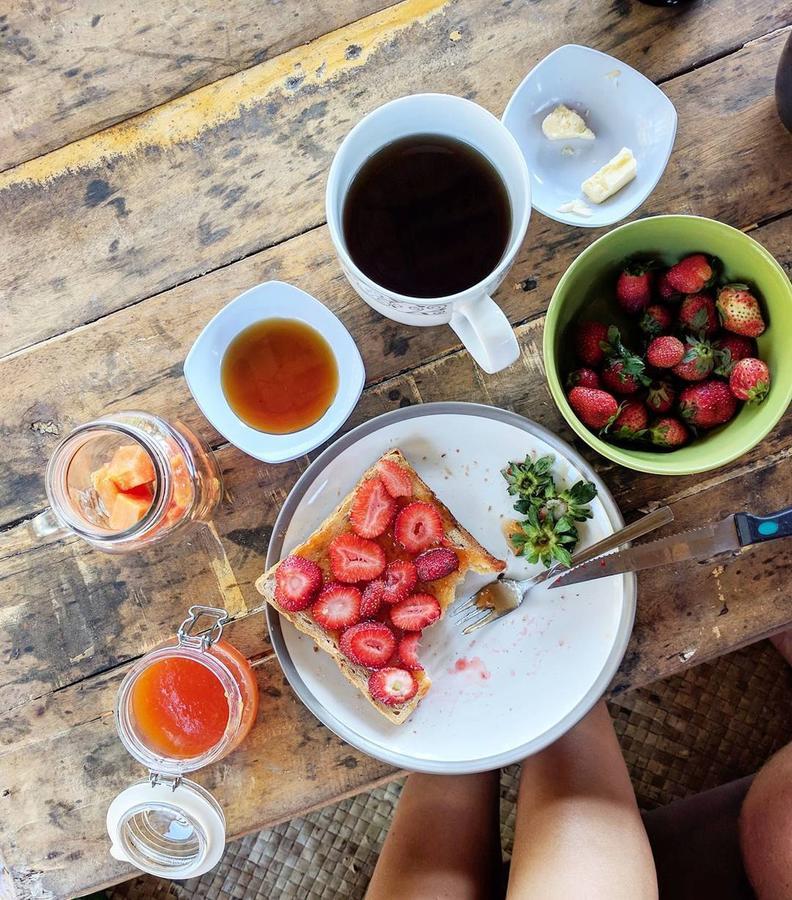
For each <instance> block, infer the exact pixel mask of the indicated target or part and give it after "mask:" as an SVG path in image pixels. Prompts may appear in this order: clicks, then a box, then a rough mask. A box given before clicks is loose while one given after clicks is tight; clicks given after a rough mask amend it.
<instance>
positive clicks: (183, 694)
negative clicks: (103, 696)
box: [116, 606, 259, 775]
mask: <svg viewBox="0 0 792 900" xmlns="http://www.w3.org/2000/svg"><path fill="white" fill-rule="evenodd" d="M207 616H208V617H210V618H212V619H213V620H214V622H213V625H212V628H211V630H210V631H208V632H206V633H204V634H200V635H194V634H192V629H193V627H194V626H195V624H196V622H197V621H198V620H199V619H200V618H203V617H207ZM226 621H227V615H226V613H225V610H221V609H214V608H212V607H205V606H193V607H190V617H189V618H188V619H186V620H185V621H184V622H183V623H182V625H181V627H180V628H179V632H178V636H177V640H176V642H175V643H170V644H168V645H166V646H163V647H159V648H158V649H156V650H154V651H152V652H151V653H149V654H147V655H146V656H144V657H143V659H141V660H140V661H139V662H138V663H137V664H136V665H135V666H133V667H132V669H131V670H130V671H129V673H128V674H127V676H126V678H125V679H124V681H123V683H122V684H121V687H120V689H119V693H118V700H117V703H116V727H117V728H118V733H119V736H120V738H121V741H122V742H123V744H124V746H125V747H126V748H127V750H128V751H129V753H131V755H132V756H134V757H135V759H137V760H139V761H140V762H142V763H143V765H145V766H148V768H149V769H151V770H152V771H156V772H158V773H165V774H169V775H180V774H182V773H183V772H188V771H193V770H194V769H198V768H200V767H202V766H205V765H208V764H209V763H210V762H215V761H216V760H218V759H222V758H223V757H224V756H226V755H227V754H228V753H230V752H231V751H232V750H234V749H235V748H236V747H237V746H238V745H239V744H240V742H241V741H242V740H244V738H245V737H246V736H247V734H248V732H249V731H250V729H251V727H252V726H253V723H254V722H255V719H256V713H257V711H258V699H259V698H258V684H257V682H256V678H255V675H254V673H253V669H252V668H251V666H250V663H249V662H248V661H247V659H245V657H244V656H243V655H242V654H241V653H240V652H239V650H237V649H236V647H234V646H233V645H232V644H229V643H228V642H227V641H225V640H223V639H222V637H221V636H222V630H223V625H224V623H225V622H226Z"/></svg>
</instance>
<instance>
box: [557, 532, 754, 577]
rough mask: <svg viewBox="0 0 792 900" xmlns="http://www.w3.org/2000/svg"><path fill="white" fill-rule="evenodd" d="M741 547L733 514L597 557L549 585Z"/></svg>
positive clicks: (628, 570) (635, 569) (633, 569)
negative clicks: (710, 522) (718, 520)
mask: <svg viewBox="0 0 792 900" xmlns="http://www.w3.org/2000/svg"><path fill="white" fill-rule="evenodd" d="M740 546H741V543H740V538H739V535H738V532H737V526H736V524H735V520H734V516H733V515H732V516H727V517H726V518H725V519H721V520H720V522H714V523H712V524H711V525H702V526H701V528H694V529H692V530H691V531H682V532H680V533H679V534H672V535H669V536H668V537H664V538H658V539H657V540H655V541H649V542H647V543H645V544H638V545H637V546H635V547H629V548H628V549H626V550H616V551H614V552H613V553H606V554H605V555H604V556H598V557H596V558H595V559H591V560H589V561H588V562H584V563H581V564H580V565H579V566H575V567H574V568H572V569H570V570H569V571H568V572H565V573H564V574H563V575H561V576H559V577H558V578H556V580H555V581H554V582H553V583H552V584H551V585H550V587H551V588H560V587H567V586H568V585H570V584H579V583H580V582H582V581H592V580H593V579H595V578H606V577H607V576H608V575H620V574H622V573H623V572H640V571H641V570H642V569H652V568H654V567H655V566H665V565H668V564H669V563H675V562H683V561H684V560H686V559H707V558H708V557H710V556H715V555H716V554H718V553H725V552H727V551H729V550H737V549H738V548H739V547H740Z"/></svg>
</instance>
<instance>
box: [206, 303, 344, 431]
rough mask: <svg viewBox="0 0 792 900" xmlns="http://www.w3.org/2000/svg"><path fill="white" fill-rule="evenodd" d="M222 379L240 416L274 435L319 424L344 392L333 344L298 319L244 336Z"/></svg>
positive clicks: (266, 324) (230, 353)
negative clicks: (340, 387) (338, 394)
mask: <svg viewBox="0 0 792 900" xmlns="http://www.w3.org/2000/svg"><path fill="white" fill-rule="evenodd" d="M220 378H221V383H222V387H223V393H224V394H225V397H226V400H228V404H229V406H230V407H231V409H232V410H233V411H234V412H235V413H236V415H238V416H239V418H240V419H242V421H243V422H245V423H246V424H248V425H250V427H251V428H256V429H258V430H259V431H265V432H268V433H269V434H289V433H290V432H293V431H299V430H300V429H302V428H307V427H308V426H309V425H313V423H314V422H317V421H318V420H319V419H321V417H322V416H323V415H324V414H325V412H326V411H327V409H328V407H329V406H330V404H331V403H332V402H333V398H334V397H335V395H336V391H337V390H338V366H337V364H336V359H335V356H334V355H333V351H332V350H331V349H330V345H329V344H328V343H327V341H326V340H325V339H324V338H323V337H322V335H321V334H319V332H318V331H316V330H315V329H314V328H311V326H310V325H306V324H305V323H304V322H299V321H297V320H296V319H264V320H263V321H261V322H256V323H254V324H253V325H250V326H248V327H247V328H246V329H245V330H244V331H242V332H240V333H239V334H238V335H237V336H236V337H235V338H234V340H233V341H232V342H231V344H229V347H228V349H227V350H226V352H225V355H224V356H223V362H222V365H221V369H220Z"/></svg>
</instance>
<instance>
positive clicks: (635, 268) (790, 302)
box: [544, 215, 792, 475]
mask: <svg viewBox="0 0 792 900" xmlns="http://www.w3.org/2000/svg"><path fill="white" fill-rule="evenodd" d="M790 343H792V285H790V282H789V279H788V278H787V276H786V274H785V273H784V271H783V269H782V268H781V266H780V265H779V264H778V263H777V262H776V260H775V259H774V258H773V257H772V255H771V254H770V253H769V252H768V251H767V250H765V248H764V247H762V246H761V245H760V244H759V243H757V242H756V241H754V240H753V239H752V238H750V237H749V236H748V235H746V234H744V233H743V232H741V231H738V230H736V229H735V228H732V227H731V226H729V225H725V224H723V223H721V222H716V221H714V220H712V219H704V218H700V217H697V216H677V215H669V216H655V217H653V218H648V219H639V220H638V221H635V222H629V223H628V224H626V225H622V226H621V227H619V228H616V229H614V230H613V231H611V232H609V233H608V234H606V235H604V236H603V237H601V238H600V239H599V240H597V241H595V242H594V243H593V244H592V245H591V246H590V247H588V248H587V249H586V250H584V251H583V253H581V254H580V256H578V258H577V259H576V260H575V261H574V262H573V263H572V265H571V266H570V267H569V268H568V269H567V271H566V272H565V273H564V275H563V277H562V278H561V280H560V281H559V283H558V286H557V287H556V290H555V292H554V294H553V298H552V300H551V302H550V307H549V309H548V312H547V318H546V322H545V329H544V358H545V369H546V373H547V379H548V383H549V387H550V392H551V393H552V395H553V399H554V400H555V402H556V404H557V405H558V408H559V410H560V411H561V413H562V415H563V416H564V418H565V419H566V420H567V422H568V423H569V425H570V426H571V427H572V429H573V430H574V431H575V432H576V433H577V434H578V435H579V436H580V437H581V438H582V439H583V440H584V441H586V443H588V444H589V445H590V446H591V447H593V448H594V449H595V450H597V451H598V452H599V453H601V454H602V455H603V456H605V457H607V458H608V459H610V460H612V461H613V462H617V463H619V464H620V465H623V466H626V467H628V468H631V469H636V470H638V471H641V472H651V473H655V474H661V475H687V474H691V473H694V472H705V471H708V470H710V469H715V468H718V467H719V466H722V465H725V464H726V463H728V462H731V461H732V460H735V459H737V458H738V457H740V456H742V455H743V454H744V453H746V452H747V451H748V450H750V449H751V448H752V447H754V446H755V445H756V444H758V443H759V442H760V441H761V440H762V439H763V438H764V437H765V436H766V435H767V434H768V433H769V432H770V431H771V430H772V429H773V427H774V426H775V425H776V424H777V422H778V421H779V419H780V418H781V416H783V414H784V413H785V412H786V409H787V407H788V406H789V402H790V400H791V399H792V352H790V350H792V347H790Z"/></svg>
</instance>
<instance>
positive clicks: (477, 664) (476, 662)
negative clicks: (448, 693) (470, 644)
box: [449, 656, 490, 681]
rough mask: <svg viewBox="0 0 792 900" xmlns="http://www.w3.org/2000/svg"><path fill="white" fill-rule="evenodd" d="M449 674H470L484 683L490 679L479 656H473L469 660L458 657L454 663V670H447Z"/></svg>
mask: <svg viewBox="0 0 792 900" xmlns="http://www.w3.org/2000/svg"><path fill="white" fill-rule="evenodd" d="M449 672H452V673H453V672H471V673H473V674H474V675H478V677H479V678H481V679H482V680H484V681H486V679H487V678H489V677H490V673H489V670H488V669H487V667H486V666H485V665H484V663H483V662H482V661H481V657H479V656H473V657H471V658H470V659H465V657H464V656H460V657H459V659H458V660H457V661H456V662H455V663H454V668H453V669H449Z"/></svg>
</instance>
